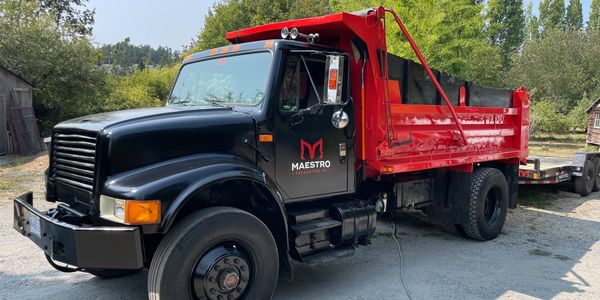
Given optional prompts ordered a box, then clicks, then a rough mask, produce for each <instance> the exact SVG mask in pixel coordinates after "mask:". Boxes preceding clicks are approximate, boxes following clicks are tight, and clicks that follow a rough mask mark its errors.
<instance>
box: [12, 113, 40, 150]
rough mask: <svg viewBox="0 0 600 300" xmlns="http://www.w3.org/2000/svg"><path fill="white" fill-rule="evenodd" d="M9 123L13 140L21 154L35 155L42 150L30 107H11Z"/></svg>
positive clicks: (35, 121) (35, 120)
mask: <svg viewBox="0 0 600 300" xmlns="http://www.w3.org/2000/svg"><path fill="white" fill-rule="evenodd" d="M10 124H11V132H12V135H13V136H14V141H15V142H16V145H17V149H18V150H19V153H20V154H21V155H36V154H38V153H40V152H42V151H44V145H43V144H42V138H41V137H40V132H39V130H38V126H37V119H36V118H35V114H34V112H33V108H32V107H12V108H11V109H10Z"/></svg>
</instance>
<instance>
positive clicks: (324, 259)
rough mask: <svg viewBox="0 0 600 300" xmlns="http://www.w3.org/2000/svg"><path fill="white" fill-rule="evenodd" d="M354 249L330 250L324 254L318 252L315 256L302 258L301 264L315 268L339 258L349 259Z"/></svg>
mask: <svg viewBox="0 0 600 300" xmlns="http://www.w3.org/2000/svg"><path fill="white" fill-rule="evenodd" d="M354 251H355V248H354V247H344V248H339V249H332V250H329V251H325V252H319V253H317V254H313V255H309V256H305V257H302V262H303V263H305V264H307V265H309V266H317V265H320V264H324V263H328V262H331V261H334V260H336V259H339V258H344V257H349V256H352V255H354Z"/></svg>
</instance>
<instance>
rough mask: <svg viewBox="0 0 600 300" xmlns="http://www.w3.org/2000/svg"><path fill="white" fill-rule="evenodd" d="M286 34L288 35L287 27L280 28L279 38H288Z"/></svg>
mask: <svg viewBox="0 0 600 300" xmlns="http://www.w3.org/2000/svg"><path fill="white" fill-rule="evenodd" d="M288 36H290V31H289V29H288V28H287V27H283V28H281V38H282V39H284V40H285V39H287V38H288Z"/></svg>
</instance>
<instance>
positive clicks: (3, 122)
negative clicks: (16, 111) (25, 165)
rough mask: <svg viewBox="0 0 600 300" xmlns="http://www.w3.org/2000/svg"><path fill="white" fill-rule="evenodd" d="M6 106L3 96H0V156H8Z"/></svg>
mask: <svg viewBox="0 0 600 300" xmlns="http://www.w3.org/2000/svg"><path fill="white" fill-rule="evenodd" d="M7 107H8V104H7V103H6V99H4V96H2V95H0V155H5V154H8V153H9V152H10V151H9V149H8V112H7Z"/></svg>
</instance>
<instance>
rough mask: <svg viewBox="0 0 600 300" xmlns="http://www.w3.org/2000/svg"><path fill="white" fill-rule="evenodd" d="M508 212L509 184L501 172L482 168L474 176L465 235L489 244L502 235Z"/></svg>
mask: <svg viewBox="0 0 600 300" xmlns="http://www.w3.org/2000/svg"><path fill="white" fill-rule="evenodd" d="M507 210H508V184H507V183H506V178H505V177H504V175H503V174H502V172H500V171H499V170H498V169H493V168H481V169H477V170H475V171H474V172H473V177H472V179H471V195H470V198H469V213H468V219H467V220H468V222H467V224H465V225H464V229H465V234H466V235H467V236H468V237H470V238H472V239H476V240H481V241H488V240H492V239H494V238H496V237H497V236H498V235H499V234H500V232H501V231H502V227H503V226H504V221H505V220H506V212H507Z"/></svg>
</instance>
